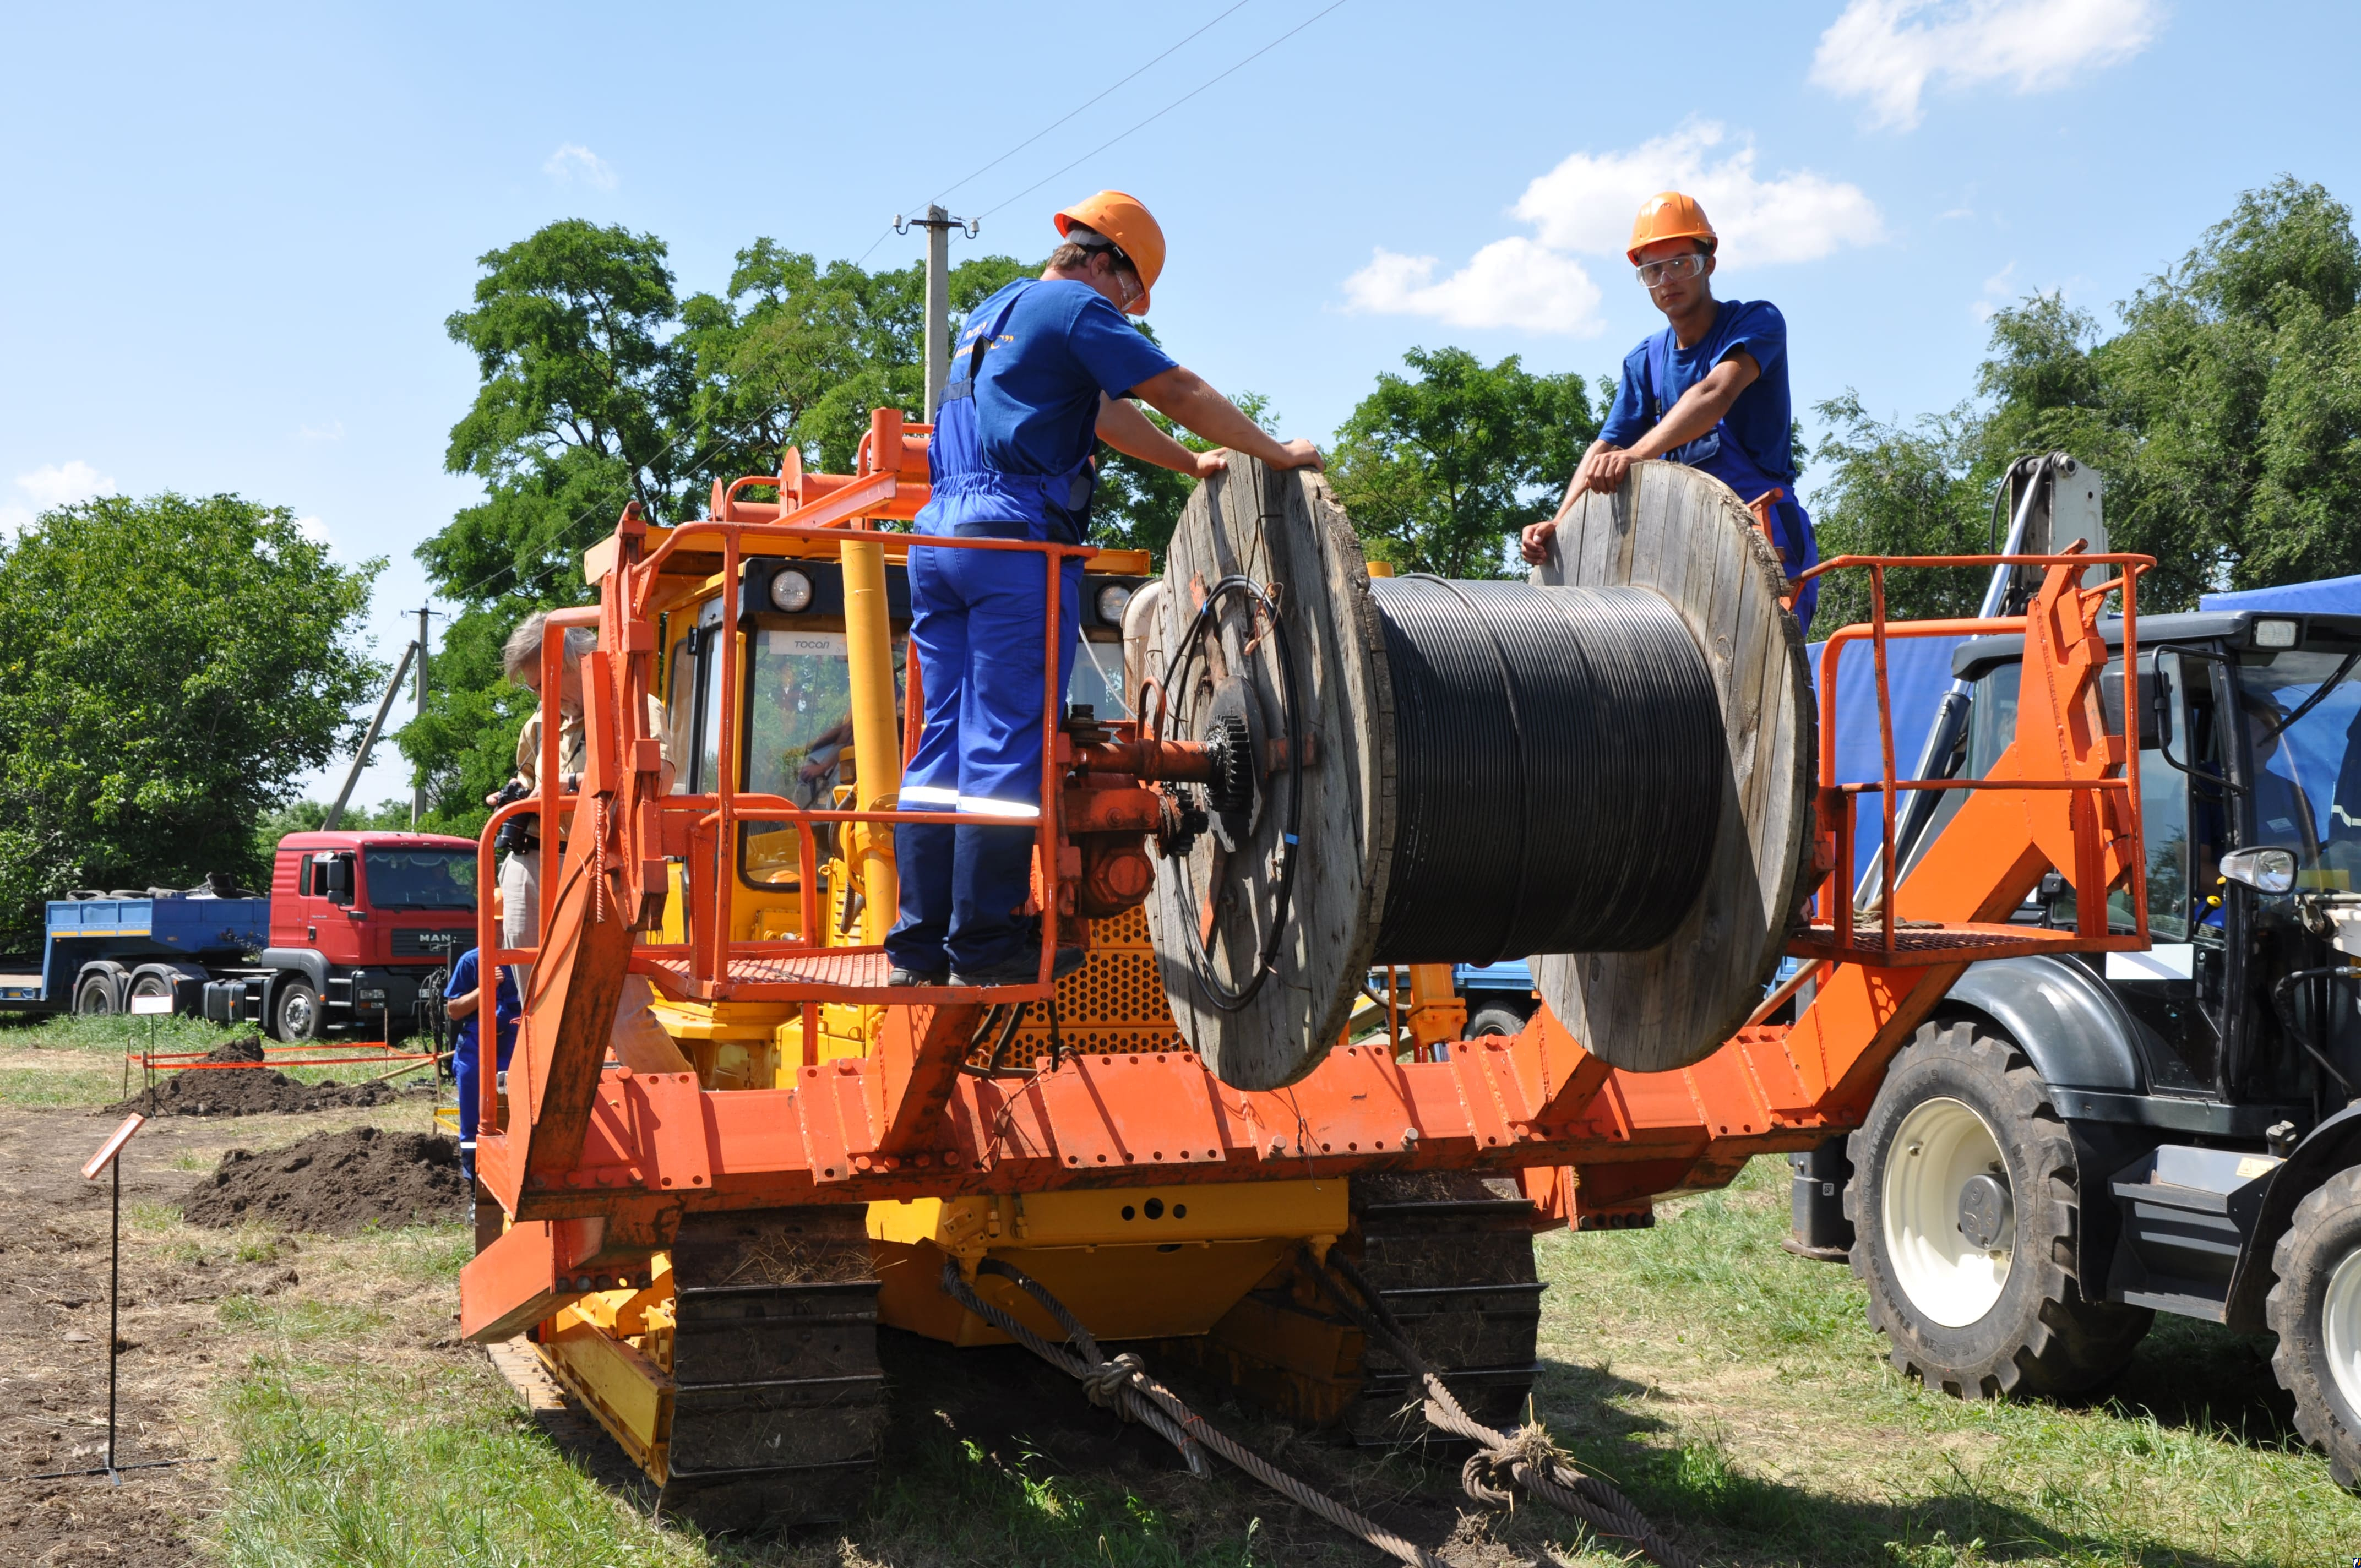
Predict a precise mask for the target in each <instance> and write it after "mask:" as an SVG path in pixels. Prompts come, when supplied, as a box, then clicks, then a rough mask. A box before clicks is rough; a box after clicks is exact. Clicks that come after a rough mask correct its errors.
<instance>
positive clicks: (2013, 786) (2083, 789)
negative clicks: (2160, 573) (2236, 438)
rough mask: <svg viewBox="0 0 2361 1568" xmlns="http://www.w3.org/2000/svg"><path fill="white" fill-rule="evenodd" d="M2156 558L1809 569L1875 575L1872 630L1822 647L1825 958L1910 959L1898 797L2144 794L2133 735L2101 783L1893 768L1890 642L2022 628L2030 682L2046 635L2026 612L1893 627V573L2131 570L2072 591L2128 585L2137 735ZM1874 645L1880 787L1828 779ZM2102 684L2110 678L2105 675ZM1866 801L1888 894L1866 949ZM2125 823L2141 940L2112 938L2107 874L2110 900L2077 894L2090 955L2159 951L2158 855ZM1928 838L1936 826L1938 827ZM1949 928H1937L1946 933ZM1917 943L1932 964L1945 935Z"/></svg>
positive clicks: (1855, 628)
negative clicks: (1872, 812)
mask: <svg viewBox="0 0 2361 1568" xmlns="http://www.w3.org/2000/svg"><path fill="white" fill-rule="evenodd" d="M2155 564H2156V562H2155V559H2154V557H2152V556H2147V555H2133V554H2102V555H2093V554H2084V553H2082V552H2081V551H2079V550H2077V551H2071V552H2068V553H2065V554H2049V555H1916V556H1897V555H1839V556H1838V557H1837V558H1835V559H1834V560H1831V561H1825V562H1822V563H1821V564H1820V565H1817V566H1815V567H1814V568H1812V569H1811V570H1810V571H1808V572H1806V573H1805V574H1803V577H1802V578H1799V579H1797V580H1798V581H1799V582H1800V581H1802V580H1804V579H1807V578H1811V577H1816V576H1820V575H1821V574H1822V573H1826V572H1834V571H1842V570H1848V569H1852V568H1861V569H1864V570H1866V571H1867V572H1868V573H1869V595H1870V620H1869V623H1868V624H1867V625H1858V624H1857V625H1852V626H1847V627H1844V628H1842V629H1840V630H1837V631H1836V632H1833V633H1832V634H1830V636H1829V637H1828V641H1827V642H1826V644H1825V645H1824V646H1823V647H1822V649H1821V652H1820V669H1819V694H1818V695H1819V709H1820V711H1819V777H1820V779H1821V780H1822V781H1823V782H1822V784H1821V786H1820V794H1821V796H1822V801H1823V807H1822V817H1823V821H1822V830H1823V831H1824V832H1832V834H1833V837H1834V839H1835V848H1836V854H1835V864H1834V865H1833V867H1831V868H1828V871H1829V873H1830V874H1829V875H1828V879H1827V880H1826V881H1825V882H1824V883H1822V884H1821V888H1820V891H1819V892H1818V894H1817V895H1816V897H1815V901H1814V913H1815V916H1817V920H1825V921H1826V923H1827V924H1828V927H1830V928H1831V930H1832V933H1833V939H1834V948H1835V949H1836V951H1835V952H1833V953H1820V954H1817V955H1816V956H1822V957H1842V958H1844V959H1850V960H1851V961H1855V962H1863V963H1872V964H1874V963H1876V962H1877V961H1878V960H1879V959H1887V960H1892V959H1894V958H1895V957H1896V956H1897V954H1898V953H1899V952H1900V950H1901V944H1900V943H1899V942H1897V939H1896V936H1895V930H1896V924H1895V922H1896V916H1895V904H1896V902H1897V900H1896V897H1895V894H1896V892H1897V890H1898V886H1899V883H1900V878H1899V876H1898V874H1897V872H1898V871H1899V868H1898V867H1897V866H1896V864H1895V845H1894V830H1895V810H1896V802H1897V800H1898V799H1899V797H1900V795H1901V793H1902V792H1903V791H1905V790H1930V791H1949V790H1965V791H1980V790H2014V791H2067V792H2070V793H2072V794H2073V795H2076V796H2077V797H2085V798H2087V799H2088V800H2089V801H2090V802H2091V804H2092V805H2095V804H2096V801H2097V797H2099V796H2102V795H2118V796H2122V797H2124V798H2125V800H2127V801H2129V802H2135V803H2136V801H2137V800H2138V798H2139V794H2138V792H2139V748H2138V746H2137V745H2136V744H2134V743H2132V742H2131V741H2130V740H2125V744H2124V746H2123V760H2122V765H2123V770H2124V771H2123V772H2122V773H2121V774H2119V775H2114V776H2100V777H2092V778H2071V777H2059V778H2016V777H2003V778H1993V777H1985V778H1977V779H1969V778H1948V779H1906V778H1903V777H1900V776H1899V769H1898V768H1897V766H1896V764H1895V761H1894V713H1893V705H1892V700H1891V696H1890V694H1889V692H1888V689H1887V684H1886V643H1887V641H1888V640H1889V639H1891V638H1894V637H1905V638H1911V637H1967V636H1998V635H2003V634H2006V633H2010V632H2017V633H2023V634H2024V635H2025V636H2026V638H2027V641H2028V646H2027V649H2026V661H2025V666H2024V667H2025V669H2026V678H2028V679H2030V678H2031V677H2032V674H2033V673H2034V671H2035V670H2036V668H2037V661H2036V659H2035V658H2034V656H2033V655H2034V650H2033V649H2032V647H2031V646H2030V642H2031V639H2032V638H2033V637H2034V636H2035V635H2036V629H2035V628H2033V627H2032V626H2031V625H2030V624H2029V621H2028V617H2026V616H2023V615H2016V616H1994V617H1991V618H1978V617H1966V618H1960V619H1953V620H1920V621H1905V622H1904V623H1902V624H1901V625H1899V626H1894V625H1892V624H1890V623H1889V622H1888V621H1887V620H1886V616H1885V573H1886V571H1887V569H1888V568H1889V567H1908V568H1918V567H1930V566H1986V567H1992V566H2040V567H2056V566H2085V567H2088V566H2096V565H2111V566H2115V567H2117V568H2119V569H2120V572H2119V575H2118V576H2113V577H2110V578H2108V579H2106V580H2105V581H2103V582H2101V583H2099V584H2096V585H2094V586H2092V587H2070V589H2069V591H2071V592H2074V593H2078V594H2081V595H2082V596H2083V597H2084V598H2085V600H2086V601H2088V600H2092V599H2096V598H2101V597H2103V596H2104V595H2106V594H2109V593H2114V592H2116V591H2118V590H2120V591H2121V592H2122V594H2123V596H2124V601H2123V670H2122V680H2123V683H2124V708H2123V711H2124V714H2125V729H2126V731H2127V734H2128V735H2129V736H2133V737H2136V735H2137V733H2138V725H2137V717H2136V716H2137V712H2138V708H2137V691H2138V688H2137V685H2136V681H2137V675H2136V670H2137V666H2138V660H2139V652H2138V646H2139V645H2138V624H2139V608H2138V603H2137V598H2138V592H2137V582H2138V579H2139V576H2140V575H2141V574H2142V573H2144V572H2146V571H2147V570H2148V569H2149V568H2150V567H2152V566H2153V565H2155ZM1861 641H1867V642H1868V643H1869V644H1870V657H1871V660H1872V666H1873V668H1874V670H1875V684H1876V690H1877V741H1878V757H1879V777H1878V779H1877V780H1876V781H1875V782H1872V783H1866V784H1828V783H1827V782H1826V781H1828V780H1829V779H1831V778H1833V777H1834V776H1835V773H1836V727H1837V685H1838V682H1837V674H1838V669H1839V663H1840V661H1841V660H1842V657H1843V654H1844V650H1845V649H1846V648H1847V647H1848V646H1850V644H1852V643H1855V642H1861ZM2098 678H2103V676H2101V677H2098ZM2058 695H2059V696H2064V695H2065V694H2062V693H2061V694H2058ZM2100 744H2102V745H2103V744H2104V737H2103V736H2102V737H2101V738H2100ZM1861 795H1876V796H1877V797H1878V806H1879V843H1878V862H1877V863H1878V869H1879V873H1880V877H1879V886H1880V888H1881V889H1882V890H1883V891H1882V892H1881V894H1880V896H1879V898H1878V900H1877V937H1876V940H1875V941H1874V942H1873V943H1866V944H1865V943H1863V942H1861V939H1860V933H1859V931H1858V929H1857V927H1856V919H1855V916H1856V910H1855V906H1854V890H1855V889H1856V888H1857V887H1858V886H1859V882H1860V879H1859V878H1858V876H1857V875H1856V865H1855V851H1854V838H1855V824H1854V815H1855V814H1854V812H1853V810H1852V805H1853V801H1854V800H1855V799H1856V798H1858V797H1859V796H1861ZM1829 805H1836V806H1838V809H1836V810H1834V811H1829V810H1828V809H1827V807H1828V806H1829ZM1828 817H1833V818H1834V820H1833V821H1829V820H1827V818H1828ZM2123 817H2124V819H2125V822H2126V824H2127V831H2126V833H2125V835H2124V836H2123V837H2122V838H2121V839H2119V840H2118V842H2119V844H2120V845H2121V846H2122V853H2121V855H2120V857H2119V858H2120V861H2121V862H2122V863H2123V864H2124V866H2125V870H2126V872H2128V875H2129V878H2130V903H2131V906H2132V916H2133V920H2134V924H2135V930H2134V931H2133V932H2132V933H2127V934H2125V936H2123V937H2122V938H2111V937H2110V936H2109V934H2108V930H2107V914H2106V903H2107V901H2106V897H2105V894H2104V886H2103V883H2104V880H2105V879H2104V878H2103V877H2101V878H2100V879H2099V883H2098V885H2097V891H2098V894H2099V896H2097V897H2089V896H2085V897H2081V898H2078V900H2077V901H2076V905H2075V931H2074V935H2073V938H2072V945H2073V946H2074V947H2076V948H2092V947H2098V946H2111V947H2122V948H2146V947H2147V945H2148V925H2147V856H2146V855H2145V854H2144V853H2143V852H2142V849H2141V845H2140V839H2139V835H2140V828H2139V822H2138V813H2137V811H2136V809H2132V810H2126V811H2125V812H2124V813H2123ZM1928 831H1929V832H1931V831H1933V828H1931V826H1930V828H1929V829H1928ZM2076 839H2077V842H2078V844H2080V845H2083V846H2084V848H2085V849H2086V850H2087V851H2088V852H2089V854H2090V855H2091V856H2092V857H2095V856H2096V855H2097V854H2098V853H2099V850H2098V846H2097V845H2096V843H2095V839H2094V837H2093V836H2092V835H2088V834H2077V835H2076ZM2096 869H2097V862H2096V860H2095V859H2093V863H2092V865H2091V866H2086V867H2078V868H2076V872H2077V874H2076V875H2075V877H2074V882H2075V884H2076V886H2077V887H2078V888H2079V887H2081V886H2083V885H2085V884H2086V883H2087V882H2088V881H2089V878H2090V874H2091V873H2092V872H2093V871H2095V870H2096ZM1817 920H1816V923H1817ZM1914 924H1918V925H1922V926H1923V925H1926V924H1927V923H1924V922H1919V923H1914ZM1939 929H1940V927H1938V931H1939ZM2052 942H2053V944H2054V945H2063V942H2064V939H2063V938H2052ZM1913 946H1914V947H1915V948H1916V949H1917V952H1916V961H1920V962H1924V961H1927V959H1929V958H1930V957H1934V956H1938V954H1939V951H1940V949H1941V947H1942V938H1941V937H1940V935H1939V934H1938V935H1935V936H1932V937H1929V938H1922V939H1920V940H1919V941H1917V942H1916V943H1914V944H1913Z"/></svg>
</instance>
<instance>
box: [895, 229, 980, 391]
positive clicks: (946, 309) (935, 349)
mask: <svg viewBox="0 0 2361 1568" xmlns="http://www.w3.org/2000/svg"><path fill="white" fill-rule="evenodd" d="M982 226H983V224H982V220H980V219H976V218H955V217H953V216H951V215H950V214H949V213H947V212H945V211H943V209H942V207H941V206H940V205H939V204H929V205H928V208H927V215H926V216H925V217H922V218H904V217H902V216H900V215H899V214H896V215H895V219H894V232H895V234H907V233H909V232H910V231H911V230H912V229H914V228H922V229H924V230H926V231H927V348H926V354H927V410H926V417H927V420H928V422H930V423H931V422H933V420H934V417H935V410H936V408H937V407H938V406H939V405H940V404H941V402H942V400H943V375H944V372H945V370H946V369H947V368H948V367H949V366H950V356H951V230H953V229H964V230H966V231H967V236H968V238H970V239H973V238H974V237H975V236H976V231H977V230H978V229H979V228H981V227H982Z"/></svg>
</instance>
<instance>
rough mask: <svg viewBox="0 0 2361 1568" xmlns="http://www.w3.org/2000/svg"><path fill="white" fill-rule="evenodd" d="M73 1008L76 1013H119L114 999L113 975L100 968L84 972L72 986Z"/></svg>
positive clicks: (120, 1008)
mask: <svg viewBox="0 0 2361 1568" xmlns="http://www.w3.org/2000/svg"><path fill="white" fill-rule="evenodd" d="M73 1010H74V1011H75V1012H76V1013H78V1014H81V1013H120V1012H122V1011H123V1006H122V1004H121V1003H118V1002H116V1001H115V977H114V976H113V975H111V974H108V973H107V972H106V971H105V970H96V971H94V972H93V973H90V974H86V975H84V976H82V979H81V980H80V981H78V982H76V984H75V986H74V999H73Z"/></svg>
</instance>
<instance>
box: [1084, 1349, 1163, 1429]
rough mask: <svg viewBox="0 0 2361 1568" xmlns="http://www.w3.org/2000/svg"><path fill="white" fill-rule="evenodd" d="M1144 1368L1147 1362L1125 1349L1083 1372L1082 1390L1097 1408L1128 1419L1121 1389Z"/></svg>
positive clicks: (1128, 1415)
mask: <svg viewBox="0 0 2361 1568" xmlns="http://www.w3.org/2000/svg"><path fill="white" fill-rule="evenodd" d="M1146 1370H1148V1364H1147V1363H1146V1362H1144V1361H1142V1360H1140V1359H1139V1357H1138V1356H1137V1355H1134V1354H1132V1353H1131V1352H1130V1351H1127V1350H1126V1351H1125V1352H1124V1353H1123V1354H1121V1355H1118V1356H1116V1357H1115V1359H1114V1360H1112V1361H1102V1362H1100V1363H1099V1364H1098V1365H1096V1366H1094V1367H1093V1368H1091V1370H1090V1371H1088V1372H1085V1373H1083V1374H1082V1392H1083V1393H1084V1394H1085V1395H1086V1396H1088V1397H1089V1398H1090V1401H1091V1403H1092V1404H1093V1405H1096V1406H1098V1407H1099V1409H1103V1410H1113V1411H1114V1412H1115V1414H1117V1415H1119V1416H1122V1417H1123V1418H1124V1419H1125V1420H1130V1419H1131V1417H1130V1414H1129V1413H1128V1412H1127V1411H1126V1410H1125V1409H1124V1408H1123V1391H1124V1390H1125V1389H1126V1388H1127V1387H1131V1380H1132V1379H1133V1378H1134V1377H1137V1376H1139V1375H1140V1374H1141V1373H1142V1372H1145V1371H1146Z"/></svg>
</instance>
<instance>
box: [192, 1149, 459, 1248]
mask: <svg viewBox="0 0 2361 1568" xmlns="http://www.w3.org/2000/svg"><path fill="white" fill-rule="evenodd" d="M466 1212H467V1186H466V1184H465V1183H464V1182H463V1181H462V1180H461V1179H460V1177H459V1146H458V1144H457V1143H456V1141H454V1140H452V1139H450V1138H446V1137H443V1136H440V1135H434V1134H428V1133H388V1132H381V1131H379V1129H378V1128H375V1127H355V1128H353V1129H352V1130H350V1131H349V1132H343V1133H314V1134H313V1135H311V1136H310V1137H308V1138H305V1139H304V1140H303V1141H302V1142H301V1143H299V1144H293V1145H291V1146H288V1147H286V1148H281V1149H273V1150H272V1151H270V1152H269V1154H261V1155H258V1154H255V1153H252V1152H251V1151H249V1150H247V1149H232V1150H230V1151H229V1152H228V1153H227V1154H225V1155H224V1156H222V1161H221V1164H220V1165H219V1166H218V1167H216V1168H214V1173H213V1175H212V1177H211V1178H210V1179H206V1180H203V1181H200V1182H199V1183H198V1184H197V1185H196V1186H195V1187H194V1188H192V1189H191V1190H190V1192H189V1195H188V1197H187V1198H186V1199H185V1200H183V1201H182V1202H181V1217H182V1218H183V1219H185V1220H187V1221H188V1222H189V1223H191V1224H192V1225H208V1226H212V1227H213V1228H214V1229H216V1230H220V1229H226V1228H227V1227H229V1226H231V1225H237V1224H247V1223H261V1224H265V1225H269V1227H271V1228H272V1229H273V1230H280V1231H313V1232H318V1233H320V1234H326V1235H348V1234H351V1233H353V1232H355V1231H359V1230H365V1229H368V1228H369V1227H370V1226H373V1225H374V1226H380V1227H385V1228H389V1229H390V1228H391V1227H393V1226H397V1225H406V1224H416V1223H431V1222H434V1221H437V1220H455V1219H458V1218H460V1217H461V1216H462V1215H464V1214H465V1213H466Z"/></svg>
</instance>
